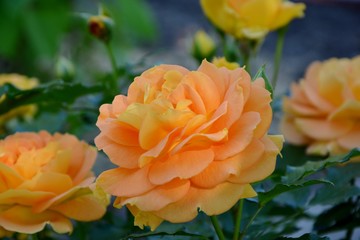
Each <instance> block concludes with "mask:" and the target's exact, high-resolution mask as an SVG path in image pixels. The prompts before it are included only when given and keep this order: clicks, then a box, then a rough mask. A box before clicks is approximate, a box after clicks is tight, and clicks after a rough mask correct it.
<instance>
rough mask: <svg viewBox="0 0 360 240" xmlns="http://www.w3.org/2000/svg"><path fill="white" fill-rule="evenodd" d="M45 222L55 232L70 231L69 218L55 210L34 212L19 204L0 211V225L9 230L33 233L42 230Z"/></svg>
mask: <svg viewBox="0 0 360 240" xmlns="http://www.w3.org/2000/svg"><path fill="white" fill-rule="evenodd" d="M46 224H50V225H51V227H52V228H53V229H54V231H55V232H57V233H67V232H71V231H72V224H71V222H70V220H69V219H67V218H66V217H64V216H63V215H61V214H60V213H57V212H53V211H46V212H42V213H38V214H34V212H32V211H31V208H29V207H25V206H19V205H17V206H14V207H12V208H9V209H6V210H4V211H1V212H0V225H1V226H2V227H4V228H5V229H6V230H9V231H14V232H20V233H26V234H34V233H37V232H40V231H41V230H43V229H44V227H45V225H46Z"/></svg>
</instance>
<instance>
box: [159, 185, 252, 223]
mask: <svg viewBox="0 0 360 240" xmlns="http://www.w3.org/2000/svg"><path fill="white" fill-rule="evenodd" d="M254 196H256V193H255V192H254V190H253V189H252V188H251V186H250V185H249V184H246V185H239V184H232V183H223V184H219V185H217V186H216V187H214V188H211V189H201V188H195V187H191V188H190V190H189V192H188V193H187V194H186V196H185V197H184V198H183V199H181V200H180V201H178V202H176V203H172V204H169V205H168V206H166V207H164V208H163V209H161V210H159V211H156V212H154V214H155V215H156V216H158V217H160V218H162V219H165V220H167V221H169V222H172V223H180V222H188V221H190V220H192V219H194V218H195V217H196V215H197V214H198V209H200V210H201V211H203V212H205V213H206V214H207V215H209V216H211V215H218V214H221V213H224V212H226V211H227V210H229V209H230V208H231V207H232V206H234V205H235V203H236V202H237V201H238V200H239V199H240V198H249V197H254ZM174 213H176V214H174Z"/></svg>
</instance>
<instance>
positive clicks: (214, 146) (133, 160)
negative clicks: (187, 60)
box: [95, 61, 282, 230]
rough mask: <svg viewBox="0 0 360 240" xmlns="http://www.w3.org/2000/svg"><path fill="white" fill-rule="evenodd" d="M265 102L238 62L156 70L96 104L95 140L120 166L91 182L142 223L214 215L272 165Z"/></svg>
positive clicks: (276, 141) (277, 139)
mask: <svg viewBox="0 0 360 240" xmlns="http://www.w3.org/2000/svg"><path fill="white" fill-rule="evenodd" d="M270 102H271V98H270V93H269V92H268V91H267V90H266V89H265V88H264V81H263V79H257V80H256V81H254V82H251V79H250V76H249V74H248V73H247V72H246V71H245V70H244V69H243V68H237V69H235V70H229V69H227V68H225V67H221V68H217V67H216V66H215V65H213V64H211V63H208V62H207V61H203V63H202V64H201V66H200V67H199V69H198V70H197V71H189V70H187V69H185V68H183V67H180V66H176V65H160V66H156V67H153V68H151V69H149V70H147V71H145V72H144V73H143V74H142V75H141V76H139V77H136V78H135V81H134V82H133V83H132V84H131V85H130V87H129V91H128V96H127V97H126V96H123V95H118V96H116V97H115V99H114V101H113V103H112V104H104V105H102V106H101V108H100V116H99V118H98V122H97V126H98V127H99V128H100V130H101V133H100V135H99V136H98V137H97V138H96V139H95V143H96V145H97V147H98V148H100V149H102V150H104V152H105V153H106V154H107V155H108V156H109V158H110V160H111V161H112V162H113V163H114V164H116V165H118V166H119V167H118V168H115V169H111V170H108V171H105V172H103V173H102V174H101V175H100V176H99V178H98V181H97V182H98V184H99V185H100V186H101V187H103V188H104V190H105V191H106V192H108V193H110V194H112V195H115V196H117V198H116V200H115V202H114V206H115V207H121V206H124V205H126V206H127V207H128V208H129V210H130V211H131V212H132V214H133V215H134V216H135V225H137V226H140V227H143V226H144V225H148V226H150V227H151V229H152V230H153V229H155V228H156V227H157V226H158V225H159V224H160V223H161V222H162V221H163V220H167V221H170V222H174V223H179V222H187V221H190V220H192V219H193V218H195V217H196V215H197V214H198V209H200V210H201V211H203V212H205V213H206V214H207V215H217V214H221V213H223V212H225V211H227V210H229V209H230V208H231V207H232V206H233V205H234V204H235V203H236V202H237V201H238V200H239V199H241V198H248V197H254V196H255V195H256V193H255V191H254V190H253V189H252V187H251V185H250V183H252V182H256V181H260V180H262V179H264V178H265V177H267V176H269V175H270V174H271V173H272V172H273V170H274V166H275V159H276V156H277V154H278V153H279V151H280V149H281V147H282V136H268V135H267V130H268V128H269V126H270V123H271V118H272V109H271V107H270Z"/></svg>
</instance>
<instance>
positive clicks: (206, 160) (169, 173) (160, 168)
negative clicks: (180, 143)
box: [148, 149, 214, 185]
mask: <svg viewBox="0 0 360 240" xmlns="http://www.w3.org/2000/svg"><path fill="white" fill-rule="evenodd" d="M213 159H214V153H213V151H212V150H211V149H205V150H197V151H187V152H180V153H178V154H175V155H173V156H170V157H169V158H168V159H166V160H165V161H156V162H154V163H153V164H152V165H151V167H150V171H149V176H148V177H149V180H150V182H151V183H153V184H157V185H160V184H164V183H167V182H170V181H171V180H173V179H174V178H180V179H189V178H191V177H192V176H194V175H196V174H198V173H200V172H201V171H203V170H204V169H205V168H206V167H207V166H208V165H209V164H210V163H211V162H212V161H213Z"/></svg>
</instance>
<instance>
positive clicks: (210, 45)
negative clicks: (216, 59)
mask: <svg viewBox="0 0 360 240" xmlns="http://www.w3.org/2000/svg"><path fill="white" fill-rule="evenodd" d="M192 55H193V57H194V58H195V59H196V60H198V61H199V62H201V61H202V60H203V59H208V60H210V59H211V58H212V57H213V56H214V55H215V43H214V41H213V39H212V38H211V37H210V36H209V35H208V34H207V33H206V32H204V31H202V30H200V31H197V32H196V33H195V37H194V42H193V48H192Z"/></svg>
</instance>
